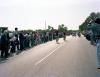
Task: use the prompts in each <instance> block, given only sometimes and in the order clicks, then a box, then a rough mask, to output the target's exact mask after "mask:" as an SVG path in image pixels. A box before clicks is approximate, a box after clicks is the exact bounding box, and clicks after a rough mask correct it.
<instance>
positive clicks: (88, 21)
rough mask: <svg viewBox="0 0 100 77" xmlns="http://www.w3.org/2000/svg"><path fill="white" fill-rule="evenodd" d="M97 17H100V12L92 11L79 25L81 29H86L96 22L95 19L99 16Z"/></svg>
mask: <svg viewBox="0 0 100 77" xmlns="http://www.w3.org/2000/svg"><path fill="white" fill-rule="evenodd" d="M97 17H100V13H99V12H98V13H95V12H92V13H91V14H90V15H89V16H88V17H87V18H86V20H85V21H84V22H83V23H82V24H81V25H80V26H79V29H80V31H84V30H86V29H87V28H88V26H90V24H91V23H93V22H94V20H95V19H96V18H97Z"/></svg>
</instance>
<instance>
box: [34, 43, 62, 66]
mask: <svg viewBox="0 0 100 77" xmlns="http://www.w3.org/2000/svg"><path fill="white" fill-rule="evenodd" d="M62 46H63V45H60V46H59V47H57V48H56V49H54V50H53V51H52V52H51V53H50V54H48V55H46V56H45V57H44V58H42V59H41V60H39V61H38V62H36V63H35V66H36V65H38V64H40V63H41V62H43V61H44V60H45V59H46V58H48V57H49V56H50V55H51V54H53V53H54V52H55V51H56V50H58V49H59V48H61V47H62Z"/></svg>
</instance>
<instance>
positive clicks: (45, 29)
mask: <svg viewBox="0 0 100 77" xmlns="http://www.w3.org/2000/svg"><path fill="white" fill-rule="evenodd" d="M45 30H46V20H45Z"/></svg>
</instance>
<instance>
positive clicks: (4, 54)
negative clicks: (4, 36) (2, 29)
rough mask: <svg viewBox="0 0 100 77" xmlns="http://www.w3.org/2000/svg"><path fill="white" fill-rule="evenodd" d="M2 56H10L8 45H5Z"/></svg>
mask: <svg viewBox="0 0 100 77" xmlns="http://www.w3.org/2000/svg"><path fill="white" fill-rule="evenodd" d="M1 57H5V58H7V57H8V47H5V48H4V49H1Z"/></svg>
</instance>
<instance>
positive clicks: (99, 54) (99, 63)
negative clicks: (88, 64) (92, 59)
mask: <svg viewBox="0 0 100 77" xmlns="http://www.w3.org/2000/svg"><path fill="white" fill-rule="evenodd" d="M97 68H99V69H100V45H99V44H97Z"/></svg>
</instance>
